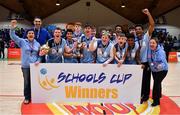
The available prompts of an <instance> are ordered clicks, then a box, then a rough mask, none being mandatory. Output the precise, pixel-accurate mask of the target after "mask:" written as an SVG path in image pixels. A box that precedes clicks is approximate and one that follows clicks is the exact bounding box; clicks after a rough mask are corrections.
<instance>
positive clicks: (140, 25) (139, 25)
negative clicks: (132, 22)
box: [135, 24, 144, 30]
mask: <svg viewBox="0 0 180 115" xmlns="http://www.w3.org/2000/svg"><path fill="white" fill-rule="evenodd" d="M136 27H141V28H142V30H144V28H143V26H142V24H137V25H136V26H135V28H136Z"/></svg>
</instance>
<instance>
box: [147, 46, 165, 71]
mask: <svg viewBox="0 0 180 115" xmlns="http://www.w3.org/2000/svg"><path fill="white" fill-rule="evenodd" d="M148 62H149V65H150V67H151V70H152V71H153V72H159V71H164V70H165V71H167V70H168V63H167V60H166V54H165V52H164V50H163V49H162V48H161V47H160V46H159V45H158V47H157V49H156V50H155V51H152V50H151V49H150V48H149V50H148ZM158 65H161V67H160V68H158Z"/></svg>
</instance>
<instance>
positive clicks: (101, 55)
mask: <svg viewBox="0 0 180 115" xmlns="http://www.w3.org/2000/svg"><path fill="white" fill-rule="evenodd" d="M96 52H97V53H96V63H104V62H106V61H107V60H108V59H110V58H111V56H110V55H111V52H113V44H112V43H111V42H110V41H109V43H108V44H107V45H106V46H104V45H103V44H102V41H98V43H97V50H96Z"/></svg>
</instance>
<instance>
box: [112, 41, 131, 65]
mask: <svg viewBox="0 0 180 115" xmlns="http://www.w3.org/2000/svg"><path fill="white" fill-rule="evenodd" d="M127 46H128V45H127V44H126V43H125V44H124V47H122V48H121V47H120V46H119V44H118V43H116V44H115V45H114V47H115V49H116V54H115V55H116V57H117V58H118V59H119V60H122V59H123V57H124V55H125V53H126V50H127ZM114 63H115V64H117V63H118V62H117V61H116V60H114Z"/></svg>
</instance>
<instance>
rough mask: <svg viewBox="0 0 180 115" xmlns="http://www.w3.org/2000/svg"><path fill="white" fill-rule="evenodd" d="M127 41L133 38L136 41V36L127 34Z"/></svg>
mask: <svg viewBox="0 0 180 115" xmlns="http://www.w3.org/2000/svg"><path fill="white" fill-rule="evenodd" d="M126 37H127V39H130V38H133V39H134V34H131V33H127V34H126Z"/></svg>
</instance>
